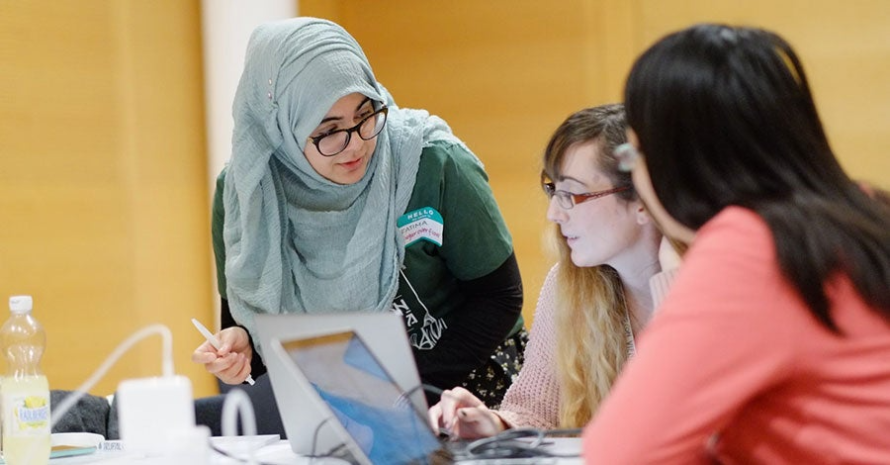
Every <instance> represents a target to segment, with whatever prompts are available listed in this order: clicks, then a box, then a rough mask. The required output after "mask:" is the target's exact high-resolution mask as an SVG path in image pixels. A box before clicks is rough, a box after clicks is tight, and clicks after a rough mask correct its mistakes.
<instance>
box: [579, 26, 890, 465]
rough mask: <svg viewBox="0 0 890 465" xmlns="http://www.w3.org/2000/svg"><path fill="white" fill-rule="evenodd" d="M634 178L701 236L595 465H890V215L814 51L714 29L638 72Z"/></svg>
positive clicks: (644, 343) (671, 43) (600, 430)
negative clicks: (812, 69)
mask: <svg viewBox="0 0 890 465" xmlns="http://www.w3.org/2000/svg"><path fill="white" fill-rule="evenodd" d="M625 103H626V105H627V112H628V122H629V125H630V127H631V129H632V131H630V134H629V140H630V144H629V145H628V146H625V147H623V148H622V150H620V151H619V153H620V158H622V163H623V165H624V168H625V169H628V170H632V172H633V178H634V184H635V185H636V187H637V190H638V192H639V194H640V196H641V197H642V198H643V200H644V201H645V202H646V204H647V207H649V211H650V213H651V214H652V215H653V216H654V217H655V219H656V220H657V221H658V222H659V224H660V225H661V226H662V228H663V230H664V232H665V233H666V234H668V235H670V236H672V237H674V238H678V239H681V240H684V241H686V242H691V244H692V245H691V248H690V249H689V251H688V252H687V253H686V255H685V256H684V261H683V265H682V267H681V269H680V272H679V274H678V276H677V278H676V280H675V281H674V284H673V287H672V289H671V292H670V293H669V294H668V296H667V297H666V299H665V301H664V304H663V305H662V306H661V308H660V311H659V313H658V314H657V315H656V317H655V318H653V321H652V322H651V323H650V325H649V327H648V328H647V330H646V332H645V333H644V334H643V336H642V337H641V340H640V341H639V347H638V352H637V353H638V355H637V357H636V358H634V359H633V360H632V361H631V363H630V364H629V365H628V367H627V368H626V369H625V371H624V372H622V375H621V376H620V377H619V379H618V381H617V383H616V385H615V387H614V388H613V390H612V393H611V394H610V396H609V397H608V399H607V400H606V402H605V403H604V404H603V406H602V407H601V408H600V410H599V413H598V415H597V416H596V417H595V419H594V421H593V423H591V424H590V425H589V426H588V428H587V430H586V431H585V437H584V448H585V458H586V459H587V460H588V461H589V462H591V463H609V464H623V463H665V462H668V463H690V462H697V461H714V460H715V459H716V460H718V461H720V462H725V463H825V462H831V463H840V462H844V463H890V433H888V432H890V208H888V207H887V205H885V204H883V203H881V202H879V201H876V200H875V199H874V198H872V197H869V196H868V195H867V194H866V193H865V192H863V190H862V189H861V188H860V186H859V185H858V184H857V183H856V182H854V181H853V180H851V179H850V178H849V177H848V176H847V174H845V173H844V171H843V170H842V169H841V167H840V164H839V163H838V161H837V159H836V158H835V156H834V154H833V152H832V150H831V148H830V147H829V144H828V140H827V138H826V136H825V132H824V130H823V128H822V124H821V122H820V120H819V116H818V114H817V112H816V107H815V104H814V103H813V98H812V95H811V93H810V89H809V85H808V83H807V78H806V75H805V74H804V71H803V68H802V67H801V64H800V61H799V59H798V58H797V55H796V54H795V53H794V51H793V50H792V49H791V47H790V46H789V45H788V43H786V42H785V41H784V40H783V39H782V38H780V37H779V36H777V35H776V34H774V33H771V32H769V31H765V30H761V29H752V28H736V27H728V26H722V25H697V26H693V27H691V28H688V29H685V30H683V31H680V32H677V33H674V34H671V35H669V36H667V37H665V38H664V39H662V40H661V41H659V42H658V43H656V44H655V45H654V46H653V47H651V48H650V49H649V50H648V51H646V52H645V53H644V54H643V55H642V56H641V57H640V58H639V59H638V60H637V62H636V63H635V64H634V67H633V70H632V71H631V74H630V77H629V78H628V82H627V87H626V90H625Z"/></svg>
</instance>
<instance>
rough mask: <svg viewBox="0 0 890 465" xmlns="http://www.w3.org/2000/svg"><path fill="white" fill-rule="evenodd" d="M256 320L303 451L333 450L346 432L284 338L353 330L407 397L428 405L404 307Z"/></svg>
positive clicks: (294, 440) (419, 406) (281, 403)
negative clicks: (285, 348)
mask: <svg viewBox="0 0 890 465" xmlns="http://www.w3.org/2000/svg"><path fill="white" fill-rule="evenodd" d="M256 325H257V330H258V332H259V336H260V345H261V347H262V349H263V354H264V355H265V360H264V361H265V362H266V367H267V368H268V371H269V380H270V382H271V384H272V390H273V391H274V392H275V399H276V402H277V403H278V410H279V412H280V413H281V420H282V423H283V424H284V430H285V432H286V433H287V437H288V440H289V442H290V445H291V448H292V449H293V451H294V452H296V453H297V454H301V455H316V454H320V453H323V452H326V451H329V450H331V449H332V448H334V447H337V446H338V445H340V444H342V443H343V434H344V433H342V432H341V431H337V430H336V429H334V428H331V425H330V424H328V423H329V422H330V420H331V412H330V410H329V409H328V407H327V406H326V405H325V404H324V403H323V402H321V401H320V400H319V398H318V394H317V393H316V391H315V389H314V388H312V386H311V385H310V384H309V383H308V382H307V381H306V380H305V377H304V376H302V374H300V373H297V374H294V371H295V367H294V361H293V360H292V359H291V357H290V356H289V355H287V354H286V353H283V352H282V349H281V343H280V341H289V340H294V339H301V338H307V337H313V336H319V335H328V334H332V333H338V332H343V331H353V332H355V334H358V335H359V336H360V337H361V338H362V341H363V342H364V343H365V344H366V345H367V347H368V348H369V350H371V351H373V353H374V354H375V355H376V358H377V359H378V360H379V364H380V365H381V366H382V367H383V369H384V370H385V371H386V372H387V373H388V374H389V375H390V376H391V377H392V380H393V382H394V383H395V384H396V386H397V387H398V389H400V391H401V392H407V393H409V394H408V395H407V396H406V397H407V399H408V400H410V402H411V404H412V405H413V406H414V408H415V410H416V411H419V412H425V411H426V410H427V403H426V397H425V396H424V393H423V390H422V389H421V388H420V376H419V375H418V373H417V366H416V365H415V362H414V355H413V354H412V352H411V346H410V343H409V342H408V338H407V332H406V329H405V323H404V320H403V317H402V316H401V314H399V313H389V312H387V313H341V314H324V315H257V317H256ZM297 371H298V370H297ZM323 424H324V425H325V426H324V427H322V425H323Z"/></svg>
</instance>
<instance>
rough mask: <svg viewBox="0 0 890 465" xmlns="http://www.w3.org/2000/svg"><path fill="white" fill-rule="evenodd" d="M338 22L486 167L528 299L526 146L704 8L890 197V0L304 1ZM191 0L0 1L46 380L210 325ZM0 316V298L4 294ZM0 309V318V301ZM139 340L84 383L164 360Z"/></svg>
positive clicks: (182, 361)
mask: <svg viewBox="0 0 890 465" xmlns="http://www.w3.org/2000/svg"><path fill="white" fill-rule="evenodd" d="M300 11H301V13H302V14H305V15H316V16H323V17H329V18H331V19H334V20H337V21H339V22H341V23H342V24H343V25H344V26H345V27H346V28H347V29H348V30H350V31H351V32H352V33H353V34H354V35H355V36H356V37H357V38H358V40H359V42H361V43H362V44H363V45H364V47H365V50H366V52H367V54H368V56H369V58H370V59H371V62H372V65H373V66H374V69H375V71H376V73H377V75H378V78H379V79H380V80H381V82H383V83H384V84H385V85H387V86H388V87H389V88H390V90H391V91H392V93H393V94H394V95H395V97H396V100H397V102H399V103H400V104H401V105H402V106H408V107H422V108H427V109H429V110H430V111H431V112H433V113H436V114H439V115H441V116H443V117H444V118H445V119H446V120H447V121H448V122H449V123H450V124H451V125H452V127H453V128H454V130H455V132H456V133H457V134H458V135H459V136H460V137H462V138H463V139H464V140H465V141H466V142H467V143H468V144H469V146H470V147H471V148H473V149H474V150H475V151H476V153H477V154H478V155H479V156H480V158H481V159H482V160H483V161H484V162H485V163H486V166H487V167H488V170H489V173H490V175H491V182H492V185H493V187H494V190H495V195H496V196H497V197H498V200H499V201H500V203H501V206H502V209H503V211H504V215H505V216H506V218H507V222H508V224H509V226H510V228H511V230H512V232H513V235H514V239H515V242H516V251H517V255H518V257H519V261H520V266H521V267H522V271H523V278H524V282H525V286H526V307H525V313H526V315H528V316H529V317H530V316H531V312H532V310H533V308H534V303H535V300H536V298H537V293H538V290H539V287H540V283H541V281H542V279H543V277H544V275H545V273H546V270H547V268H548V267H549V263H550V262H549V260H548V259H547V258H546V256H545V254H544V253H543V251H542V246H541V244H542V241H541V232H542V231H543V230H544V229H545V228H546V222H545V220H544V210H545V206H546V204H545V202H544V198H543V195H542V194H541V192H540V190H539V188H538V185H537V180H538V173H539V171H540V163H539V157H540V153H541V150H542V149H543V147H544V145H545V143H546V140H547V137H548V136H549V134H550V132H551V131H552V130H553V129H554V128H555V127H556V125H558V124H559V123H560V122H561V121H562V119H563V118H564V117H565V116H567V115H568V114H569V113H571V112H572V111H575V110H577V109H579V108H581V107H583V106H589V105H595V104H600V103H605V102H610V101H616V100H618V99H619V98H620V92H621V88H622V83H623V79H624V77H625V75H626V73H627V71H628V68H629V66H630V63H631V62H632V59H633V57H634V56H635V55H636V54H637V53H639V52H640V51H642V50H643V49H644V48H645V47H646V46H647V45H648V44H650V43H651V42H652V41H654V40H656V39H657V38H658V37H660V36H661V35H662V34H664V33H666V32H668V31H671V30H674V29H677V28H679V27H683V26H685V25H688V24H690V23H692V22H696V21H702V20H719V21H728V22H732V23H746V24H758V25H763V26H767V27H770V28H774V29H776V30H778V31H779V32H780V33H782V34H783V35H784V36H785V37H786V38H787V39H788V40H789V41H790V42H791V43H792V44H793V45H794V46H795V47H796V48H797V50H798V51H799V52H800V54H801V56H802V59H803V61H804V64H805V66H806V67H807V69H808V71H809V73H810V77H811V80H812V83H813V86H814V89H815V92H816V98H817V102H818V104H819V106H820V109H821V110H822V115H823V118H824V120H825V123H826V125H827V127H828V132H829V135H830V137H831V139H832V141H833V143H834V146H835V148H836V150H837V152H838V154H839V155H840V157H841V160H842V162H843V164H844V166H846V167H847V168H848V170H849V171H850V172H851V174H852V175H853V176H855V177H859V178H864V179H869V180H872V181H873V182H876V183H877V184H878V185H881V186H883V187H887V188H890V156H888V155H887V154H888V153H890V131H888V129H887V128H890V106H888V105H887V102H890V32H888V31H890V2H887V1H884V0H870V1H869V0H849V1H847V2H837V1H833V0H832V1H824V0H812V1H805V0H799V1H798V0H794V1H792V0H784V1H779V0H749V1H746V2H735V1H729V0H719V1H717V0H687V1H681V0H663V1H659V0H626V1H625V0H600V1H594V0H563V1H556V2H543V1H535V2H532V1H516V0H485V1H478V0H451V1H448V2H430V1H415V0H399V1H393V0H311V1H306V0H304V1H302V2H300ZM200 26H201V25H200V12H199V7H198V2H197V1H196V0H193V1H185V0H163V1H161V0H159V1H153V2H146V1H139V0H90V1H86V2H84V1H81V0H60V1H55V2H25V1H3V2H2V3H0V70H2V71H0V298H2V301H3V302H5V300H6V298H7V297H8V296H9V295H12V294H17V293H30V294H33V295H34V296H35V302H36V312H37V316H38V318H40V320H41V321H42V322H43V323H44V325H45V326H46V327H47V330H48V333H49V348H48V352H47V355H46V359H45V363H44V368H45V371H46V372H47V373H48V375H49V377H50V383H51V385H52V386H53V387H54V388H60V389H71V388H73V387H75V386H76V385H77V384H79V383H80V382H81V381H83V380H84V379H85V378H86V377H87V376H88V374H89V373H90V372H91V371H92V370H93V369H94V368H95V367H96V366H98V364H99V363H100V362H101V361H102V359H103V358H104V357H105V355H106V354H107V353H108V352H110V351H111V350H112V349H113V348H114V347H115V346H116V345H117V344H118V343H119V342H120V341H121V340H123V339H124V338H125V337H126V336H127V335H128V334H130V333H132V332H133V331H134V330H136V329H137V328H140V327H143V326H145V325H147V324H149V323H153V322H161V323H164V324H166V325H168V326H169V327H170V328H171V329H172V330H173V332H174V350H175V351H176V352H177V356H176V366H177V371H178V372H180V373H184V374H187V375H188V376H190V377H191V378H192V381H193V382H194V383H195V391H196V393H197V394H198V395H205V394H210V393H212V392H213V390H214V388H213V383H212V379H211V378H210V377H209V376H207V375H206V374H203V373H202V371H201V369H200V367H195V366H193V365H192V364H191V363H189V362H188V356H189V354H190V352H191V350H192V349H193V348H194V347H195V346H196V345H197V344H198V343H199V342H200V337H199V336H198V334H197V333H196V332H195V331H194V329H193V328H192V327H191V325H190V324H189V318H191V317H193V316H195V317H198V318H201V319H203V320H204V321H207V322H211V321H213V315H212V312H213V299H214V298H215V297H214V296H215V291H214V289H213V285H212V280H211V276H212V270H211V258H210V240H209V222H208V216H209V213H208V211H209V205H208V200H207V199H208V193H207V192H206V183H205V179H206V178H205V176H206V175H205V170H206V153H205V152H206V150H205V139H204V136H203V131H204V115H203V110H202V108H203V100H202V89H203V76H202V71H201V62H202V60H201V56H200V53H201V44H200V40H201V34H200ZM3 307H4V308H5V303H4V304H3ZM3 311H4V312H5V310H3ZM159 353H160V344H159V342H158V340H157V338H153V339H152V340H149V341H146V342H144V343H142V344H141V345H139V346H138V350H135V351H134V352H133V353H132V354H130V355H128V356H127V357H126V358H125V359H124V360H123V361H122V362H121V363H120V364H119V366H118V367H117V368H116V369H114V370H113V371H112V372H111V373H110V374H109V375H108V376H107V377H106V379H105V381H103V383H101V384H100V386H99V387H97V389H96V390H95V391H96V392H97V393H102V394H106V393H109V392H111V391H112V390H113V389H114V387H115V386H116V385H117V383H118V382H119V381H120V380H121V379H123V378H125V377H134V376H149V375H154V374H158V373H159V372H160V362H159Z"/></svg>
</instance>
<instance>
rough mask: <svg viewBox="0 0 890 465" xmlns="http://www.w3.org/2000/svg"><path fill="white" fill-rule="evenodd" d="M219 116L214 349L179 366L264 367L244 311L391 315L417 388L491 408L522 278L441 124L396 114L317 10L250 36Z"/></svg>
mask: <svg viewBox="0 0 890 465" xmlns="http://www.w3.org/2000/svg"><path fill="white" fill-rule="evenodd" d="M233 112H234V121H235V129H234V136H233V147H232V158H231V160H230V161H229V163H228V165H227V167H226V169H225V170H224V171H223V173H222V174H221V175H220V177H219V180H218V183H217V192H216V196H215V199H214V215H213V238H214V241H213V242H214V250H215V253H216V261H217V268H218V270H219V273H218V276H219V291H220V294H221V297H222V309H223V310H222V311H223V328H224V329H223V330H222V331H221V332H220V333H219V334H217V337H218V338H219V340H220V341H221V343H222V347H221V348H220V350H215V349H213V348H212V347H211V346H210V345H209V344H203V345H201V346H200V347H198V349H196V351H195V352H194V354H193V357H192V358H193V360H194V361H195V362H198V363H204V364H205V366H206V368H207V370H208V371H209V372H211V373H213V374H214V375H216V376H217V377H218V378H219V379H220V380H222V381H224V382H226V383H229V384H237V383H241V382H243V381H244V380H245V379H246V378H247V375H248V374H252V376H253V377H254V378H257V377H258V376H259V375H260V374H262V372H263V371H264V367H263V365H262V360H261V358H262V354H260V353H258V349H259V345H258V344H254V341H255V340H256V334H255V333H254V323H253V321H254V316H255V315H257V314H279V313H315V312H353V311H371V312H388V311H399V312H401V314H402V315H403V316H404V318H405V324H406V326H407V330H408V334H409V338H410V340H411V343H412V345H413V348H414V355H415V359H416V361H417V365H418V369H419V372H420V376H421V379H422V380H423V381H424V382H425V383H427V384H431V385H433V386H439V387H450V386H452V385H454V384H455V383H457V384H463V385H465V386H467V387H468V388H469V389H471V390H472V391H473V392H475V393H476V394H478V395H479V396H481V397H482V398H483V399H485V401H486V402H489V403H490V404H492V405H496V404H497V403H499V401H500V398H501V397H502V396H503V393H504V392H505V391H506V388H507V387H508V386H509V384H510V380H511V376H512V375H513V374H514V373H516V372H517V371H518V368H519V365H520V364H521V353H522V349H523V347H524V337H525V332H524V330H523V329H522V326H523V322H522V319H521V316H520V310H521V306H522V284H521V280H520V275H519V269H518V266H517V263H516V259H515V256H514V254H513V247H512V241H511V238H510V234H509V232H508V231H507V228H506V225H505V223H504V220H503V218H502V216H501V213H500V211H499V209H498V206H497V204H496V202H495V200H494V197H493V195H492V192H491V188H490V187H489V185H488V178H487V175H486V173H485V171H484V169H483V166H482V164H481V162H480V161H479V160H478V159H477V158H476V157H475V155H473V153H472V152H471V151H470V150H469V149H468V148H467V146H466V145H464V144H463V142H461V141H460V140H459V139H458V138H456V137H455V136H454V135H453V134H452V132H451V130H450V128H449V127H448V126H447V124H446V123H445V122H444V121H442V120H441V119H439V118H438V117H435V116H432V115H430V114H429V113H427V112H426V111H423V110H409V109H403V108H399V107H398V106H397V105H396V104H395V102H394V101H393V99H392V97H391V96H390V95H389V93H388V92H387V91H386V89H385V88H384V87H383V86H382V85H380V84H379V83H378V82H377V81H376V79H375V78H374V74H373V72H372V70H371V67H370V65H369V64H368V60H367V58H366V57H365V55H364V52H363V51H362V49H361V47H360V46H359V44H358V43H357V42H356V41H355V39H353V38H352V37H351V36H350V35H349V34H348V33H347V32H346V31H345V30H344V29H342V28H341V27H340V26H338V25H336V24H334V23H332V22H330V21H326V20H321V19H315V18H296V19H290V20H285V21H280V22H275V23H270V24H265V25H263V26H260V27H259V28H257V29H256V30H255V31H254V33H253V34H252V36H251V38H250V41H249V44H248V49H247V57H246V62H245V69H244V73H243V75H242V77H241V81H240V83H239V85H238V90H237V93H236V95H235V103H234V109H233ZM261 378H265V377H261ZM257 382H258V384H259V385H263V384H264V383H262V382H260V379H258V381H257ZM265 384H268V383H265ZM269 397H270V399H271V392H269ZM269 402H270V403H272V404H274V401H271V400H270V401H269ZM255 403H256V402H255ZM282 433H283V432H282Z"/></svg>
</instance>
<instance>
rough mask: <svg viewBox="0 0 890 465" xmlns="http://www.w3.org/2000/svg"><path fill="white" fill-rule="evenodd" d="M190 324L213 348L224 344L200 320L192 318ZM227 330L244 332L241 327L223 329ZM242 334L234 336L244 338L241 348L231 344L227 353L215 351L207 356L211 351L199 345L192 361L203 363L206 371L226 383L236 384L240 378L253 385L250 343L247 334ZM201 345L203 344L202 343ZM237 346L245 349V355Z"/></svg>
mask: <svg viewBox="0 0 890 465" xmlns="http://www.w3.org/2000/svg"><path fill="white" fill-rule="evenodd" d="M192 324H194V325H195V328H197V329H198V331H199V332H200V333H201V335H202V336H204V339H206V340H207V343H208V344H210V346H211V347H213V348H214V349H215V350H217V351H219V350H220V349H221V348H222V347H223V345H224V344H223V343H221V342H220V341H219V339H217V337H216V336H214V335H213V333H211V332H210V331H209V330H208V329H207V328H206V327H205V326H204V325H203V324H201V322H200V321H198V320H196V319H195V318H192ZM229 330H232V331H241V332H244V330H243V329H242V328H226V329H225V330H223V331H229ZM239 335H240V334H239ZM243 336H244V337H243V338H236V340H238V339H244V344H240V345H243V346H245V347H243V348H240V347H235V346H233V347H230V349H229V350H230V352H228V353H227V354H223V355H219V354H218V353H217V354H213V357H210V358H208V356H209V355H208V354H211V353H212V352H210V351H208V350H207V349H202V348H201V347H199V348H198V349H197V350H195V352H194V353H193V354H192V361H194V362H196V363H203V364H204V366H205V367H206V368H207V371H209V372H210V373H212V374H214V375H215V376H217V377H218V378H219V379H221V380H222V381H223V382H225V383H227V384H238V383H240V380H241V379H244V381H247V383H248V384H250V385H253V384H254V380H253V377H251V376H250V359H251V358H252V356H253V353H252V351H251V349H250V343H249V340H248V339H247V335H246V334H244V335H243ZM236 345H237V344H236ZM202 347H204V346H203V345H202ZM239 348H240V349H242V351H246V352H247V354H246V355H245V354H243V353H241V351H239V350H238V349H239ZM219 359H224V360H222V362H223V363H220V360H219ZM233 370H234V371H233ZM244 371H247V377H246V379H245V378H244V373H243V372H244Z"/></svg>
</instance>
